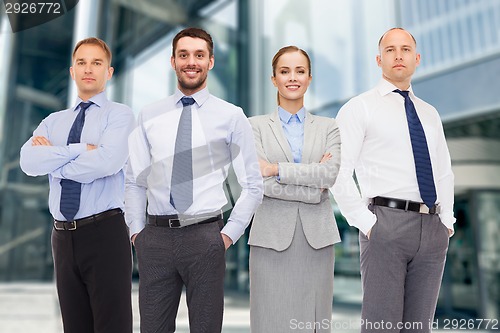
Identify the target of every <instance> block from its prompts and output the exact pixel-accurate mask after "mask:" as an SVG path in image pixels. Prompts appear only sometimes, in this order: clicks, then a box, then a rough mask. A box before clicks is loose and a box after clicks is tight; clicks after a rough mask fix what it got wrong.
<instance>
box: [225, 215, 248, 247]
mask: <svg viewBox="0 0 500 333" xmlns="http://www.w3.org/2000/svg"><path fill="white" fill-rule="evenodd" d="M244 232H245V230H244V229H243V230H241V227H240V226H239V225H238V224H237V223H236V222H233V221H229V222H227V223H226V225H225V226H224V228H222V230H221V233H223V234H225V235H226V236H228V237H229V238H231V241H232V242H233V244H236V242H237V241H238V239H240V237H241V235H243V233H244Z"/></svg>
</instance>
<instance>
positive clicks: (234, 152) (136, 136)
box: [125, 88, 263, 243]
mask: <svg viewBox="0 0 500 333" xmlns="http://www.w3.org/2000/svg"><path fill="white" fill-rule="evenodd" d="M183 96H184V95H183V94H182V92H181V91H179V90H178V89H176V92H175V93H174V94H173V95H171V96H169V97H167V98H166V99H163V100H161V101H159V102H156V103H154V104H152V105H149V106H147V107H145V108H144V109H143V110H142V111H141V113H140V114H139V117H138V124H137V128H136V129H135V130H134V131H133V132H132V134H131V135H130V137H129V149H130V159H129V164H128V168H127V178H126V190H125V219H126V221H127V224H128V225H129V227H130V234H131V235H134V234H135V233H138V232H140V231H141V230H142V229H143V228H144V226H145V224H146V216H145V211H146V204H147V212H148V214H149V215H173V214H178V212H177V211H176V210H175V208H174V207H173V206H172V205H171V204H170V181H171V177H172V164H173V156H174V150H175V140H176V136H177V126H178V124H179V119H180V116H181V112H182V103H181V101H180V100H181V98H182V97H183ZM191 97H193V98H194V100H195V104H193V105H192V107H191V112H192V126H193V137H192V145H193V178H194V179H193V203H192V205H191V206H190V207H189V208H188V209H187V210H186V211H185V212H184V214H185V215H198V214H205V213H213V212H217V211H220V210H221V209H222V207H223V206H224V205H225V204H226V203H227V199H226V196H225V193H224V188H223V184H224V180H225V179H226V177H227V174H228V169H229V166H230V164H231V162H232V165H233V169H234V171H235V174H236V176H237V179H238V183H239V184H240V185H241V187H242V191H241V195H240V197H239V199H238V201H237V202H236V204H235V206H234V208H233V210H232V212H231V216H230V217H229V219H228V222H227V224H226V226H225V227H224V229H223V230H222V232H223V233H224V234H226V235H227V236H229V237H230V238H231V240H232V241H233V243H235V242H236V241H237V240H238V238H239V237H240V236H241V235H242V234H243V233H244V231H245V228H246V227H247V226H248V224H249V222H250V219H251V217H252V215H253V213H254V211H255V209H256V208H257V206H258V205H259V204H260V203H261V201H262V194H263V185H262V176H261V174H260V169H259V164H258V161H257V153H256V151H255V143H254V138H253V132H252V129H251V127H250V124H249V122H248V119H247V118H246V116H245V114H244V113H243V110H242V109H241V108H239V107H236V106H234V105H233V104H230V103H228V102H226V101H223V100H221V99H219V98H217V97H215V96H213V95H211V94H210V93H209V91H208V89H207V88H205V89H203V90H201V91H199V92H197V93H195V94H194V95H192V96H191Z"/></svg>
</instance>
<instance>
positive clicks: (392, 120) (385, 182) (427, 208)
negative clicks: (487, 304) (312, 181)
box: [333, 28, 455, 332]
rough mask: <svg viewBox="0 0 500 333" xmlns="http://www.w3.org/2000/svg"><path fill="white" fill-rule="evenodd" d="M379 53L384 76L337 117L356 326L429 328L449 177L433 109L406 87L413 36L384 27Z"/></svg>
mask: <svg viewBox="0 0 500 333" xmlns="http://www.w3.org/2000/svg"><path fill="white" fill-rule="evenodd" d="M379 51H380V54H379V55H378V56H377V64H378V66H379V67H381V68H382V79H381V80H380V82H379V83H378V85H377V86H376V87H375V88H373V89H372V90H369V91H367V92H365V93H363V94H361V95H359V96H357V97H354V98H353V99H351V100H350V101H349V102H347V103H346V104H345V105H344V106H343V107H342V108H341V110H340V111H339V114H338V117H337V122H338V124H339V128H340V132H341V137H342V162H341V169H340V173H339V176H338V178H337V182H336V184H335V185H334V187H333V193H334V196H335V200H336V201H337V203H338V206H339V208H340V210H341V212H342V214H343V215H344V216H345V217H346V219H347V221H348V223H349V224H350V225H353V226H355V227H357V228H358V229H359V230H360V233H359V239H360V261H361V278H362V285H363V305H362V315H361V316H362V322H361V324H362V330H361V331H362V332H410V331H411V332H429V331H430V327H431V324H432V320H433V317H434V312H435V309H436V303H437V298H438V294H439V288H440V284H441V278H442V274H443V269H444V264H445V260H446V252H447V249H448V240H449V237H450V236H451V235H452V234H453V224H454V222H455V218H454V217H453V200H454V194H453V180H454V176H453V173H452V170H451V161H450V155H449V152H448V148H447V145H446V140H445V137H444V131H443V126H442V123H441V120H440V118H439V114H438V113H437V111H436V109H435V108H434V107H432V106H431V105H429V104H427V103H426V102H424V101H422V100H421V99H419V98H418V97H416V96H415V95H414V94H413V91H412V88H411V77H412V75H413V73H414V72H415V69H416V66H418V65H419V63H420V54H418V53H417V51H416V41H415V39H414V37H413V36H412V35H411V34H410V33H409V32H407V31H405V30H404V29H401V28H393V29H390V30H389V31H387V32H386V33H385V34H384V35H383V36H382V37H381V38H380V41H379ZM415 110H416V113H415ZM422 129H423V131H422ZM353 171H355V173H356V179H357V182H358V185H359V191H358V188H357V186H356V183H355V182H354V179H353ZM360 192H361V193H360Z"/></svg>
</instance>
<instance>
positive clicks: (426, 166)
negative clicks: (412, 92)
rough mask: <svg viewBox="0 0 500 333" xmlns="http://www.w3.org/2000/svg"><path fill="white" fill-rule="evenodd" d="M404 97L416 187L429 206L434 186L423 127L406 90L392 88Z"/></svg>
mask: <svg viewBox="0 0 500 333" xmlns="http://www.w3.org/2000/svg"><path fill="white" fill-rule="evenodd" d="M394 92H397V93H399V94H401V95H402V96H403V97H404V98H405V109H406V119H407V120H408V129H409V131H410V140H411V146H412V149H413V159H414V160H415V169H416V172H417V182H418V189H419V190H420V196H421V197H422V200H423V201H424V203H425V204H426V205H427V207H429V208H431V207H432V206H434V204H435V203H436V199H437V196H436V186H435V184H434V176H433V175H432V164H431V158H430V156H429V148H428V147H427V139H426V138H425V132H424V128H423V127H422V123H421V122H420V119H419V118H418V115H417V110H415V105H414V104H413V102H412V101H411V99H410V96H409V95H408V93H409V92H408V91H401V90H399V89H396V90H394Z"/></svg>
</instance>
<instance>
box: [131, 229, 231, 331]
mask: <svg viewBox="0 0 500 333" xmlns="http://www.w3.org/2000/svg"><path fill="white" fill-rule="evenodd" d="M222 224H223V221H222V220H221V221H218V223H217V222H214V223H208V224H198V225H192V226H188V227H184V228H179V229H170V228H168V227H160V226H152V225H146V228H145V229H144V230H142V231H141V232H140V233H139V235H137V237H136V239H135V247H136V252H137V259H138V263H139V309H140V314H141V332H142V333H157V332H162V333H172V332H175V319H176V317H177V311H178V308H179V301H180V297H181V293H182V288H183V285H184V286H186V300H187V306H188V313H189V330H190V332H193V333H218V332H221V330H222V314H223V309H224V273H225V269H226V262H225V248H224V241H223V240H222V236H221V234H220V226H221V225H222Z"/></svg>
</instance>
